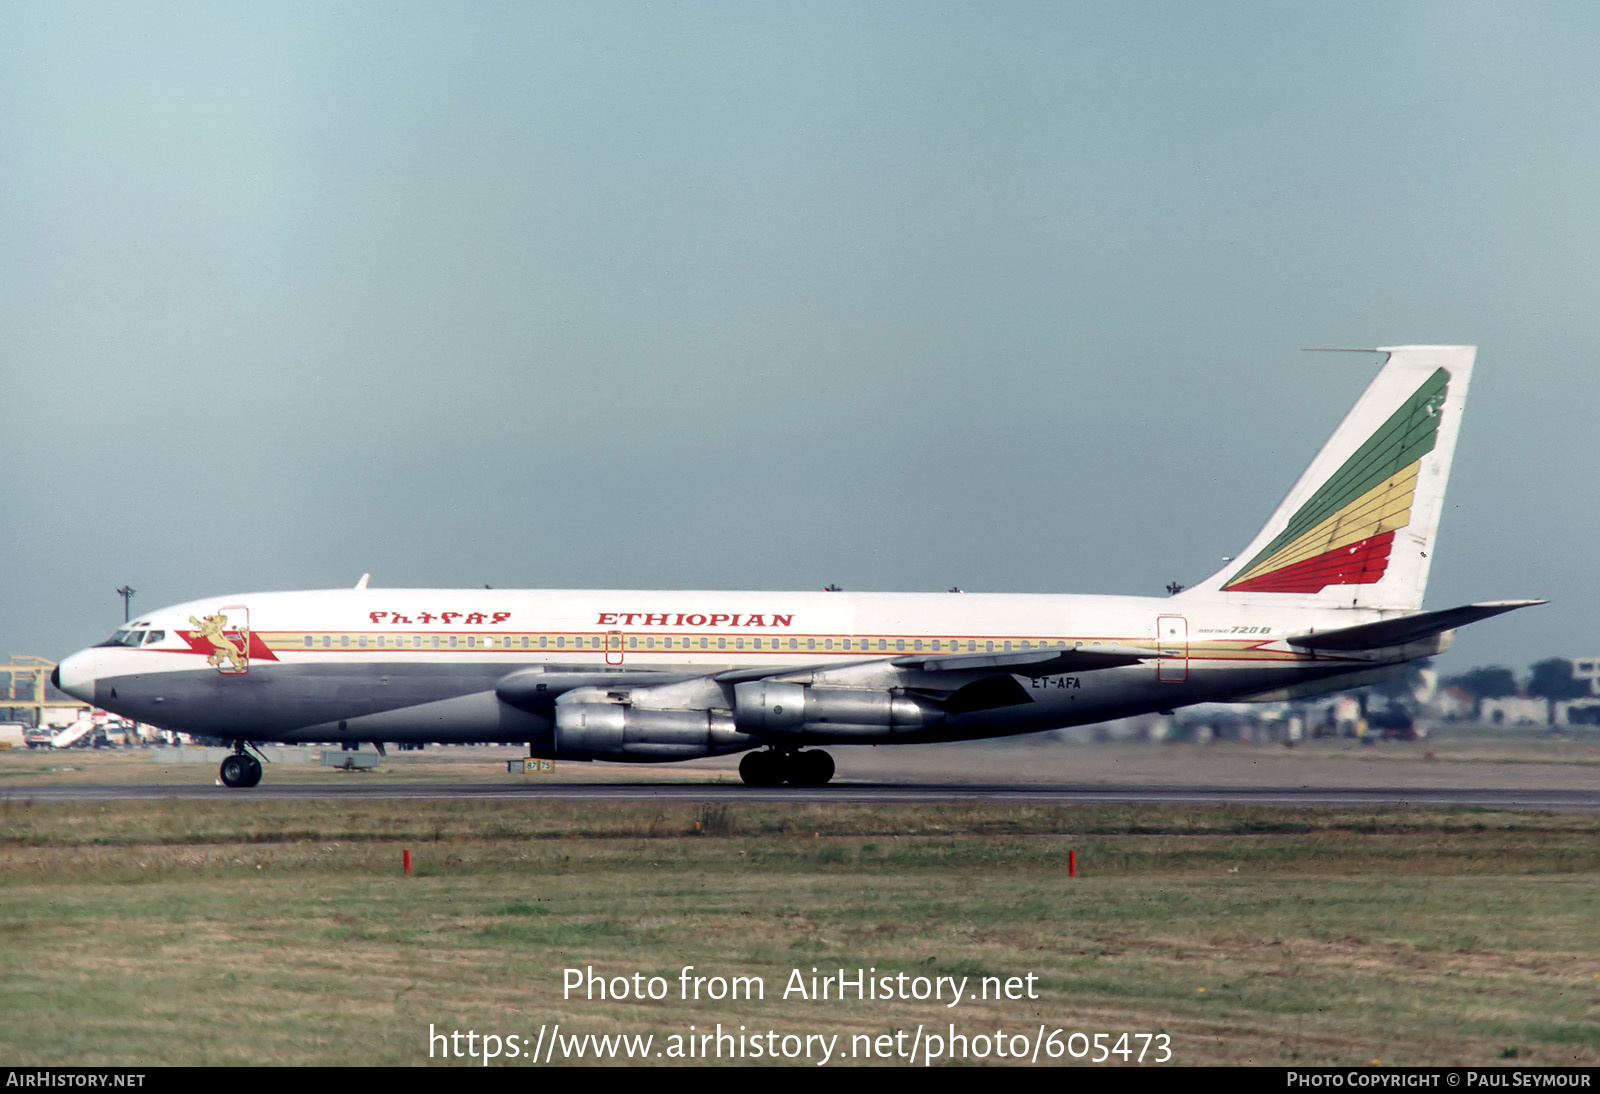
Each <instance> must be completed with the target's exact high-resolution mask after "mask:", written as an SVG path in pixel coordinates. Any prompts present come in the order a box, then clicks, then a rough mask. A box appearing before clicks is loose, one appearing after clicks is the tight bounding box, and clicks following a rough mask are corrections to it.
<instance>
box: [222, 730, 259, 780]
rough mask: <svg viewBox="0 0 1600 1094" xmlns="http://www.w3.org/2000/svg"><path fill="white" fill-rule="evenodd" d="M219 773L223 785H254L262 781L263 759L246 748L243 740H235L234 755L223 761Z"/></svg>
mask: <svg viewBox="0 0 1600 1094" xmlns="http://www.w3.org/2000/svg"><path fill="white" fill-rule="evenodd" d="M218 775H220V776H221V778H222V785H223V786H232V787H236V788H238V787H249V786H254V785H255V784H256V783H258V782H260V781H261V761H260V760H258V759H256V758H255V757H254V756H252V755H250V753H248V752H246V751H245V750H244V742H243V741H235V742H233V755H232V756H229V757H228V758H227V759H225V760H223V761H222V767H221V768H220V769H219V771H218Z"/></svg>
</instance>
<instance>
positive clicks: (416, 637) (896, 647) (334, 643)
mask: <svg viewBox="0 0 1600 1094" xmlns="http://www.w3.org/2000/svg"><path fill="white" fill-rule="evenodd" d="M619 641H620V639H619V638H617V637H614V636H604V635H581V634H579V635H565V634H558V635H554V636H551V635H548V634H541V635H538V636H533V635H526V634H524V635H521V636H506V637H500V636H496V635H483V636H481V637H480V636H479V635H475V634H468V635H454V634H452V635H438V634H433V635H426V636H424V635H420V634H413V635H410V636H409V637H408V636H406V635H403V634H396V635H387V634H380V635H375V636H374V635H365V634H358V635H349V634H341V635H337V636H335V635H331V634H324V635H322V636H321V637H320V640H319V638H318V636H316V635H310V634H308V635H306V636H305V648H306V649H316V648H319V647H320V648H321V649H325V650H326V649H333V648H335V647H337V648H339V649H352V648H354V649H363V650H364V649H380V650H382V649H397V650H398V649H413V650H420V649H433V650H438V649H452V650H454V649H469V650H471V649H480V648H481V649H524V650H532V649H538V650H550V649H556V650H565V649H573V650H583V649H590V650H610V651H612V652H619V651H620V649H621V647H620V646H619V645H617V643H618V642H619ZM730 643H731V644H730ZM1037 645H1038V648H1039V649H1045V648H1047V646H1048V645H1049V643H1047V642H1044V641H1043V640H1041V641H1039V642H1038V643H1037ZM980 647H981V652H984V653H994V652H995V651H996V649H997V648H998V649H1000V650H1003V651H1009V650H1011V649H1012V648H1013V643H1012V641H1011V640H1010V639H1002V640H995V639H983V640H978V639H971V638H969V639H966V640H965V641H963V640H961V639H959V638H950V639H943V638H932V639H922V638H909V639H908V638H787V639H785V638H765V639H763V638H743V637H737V638H727V637H725V636H718V637H716V638H712V637H710V636H706V635H702V636H700V637H699V638H674V637H672V636H670V635H667V636H657V635H653V634H651V635H644V636H640V635H636V634H634V635H629V636H628V649H630V650H639V649H646V650H655V649H662V650H672V649H679V650H690V649H702V650H709V649H719V650H727V649H734V650H743V649H754V650H761V649H767V650H784V649H788V650H795V651H799V650H802V649H803V650H806V651H807V652H810V651H813V650H842V651H844V650H859V651H863V652H875V653H890V652H893V653H906V652H908V651H909V652H912V653H924V652H927V651H928V650H929V649H931V650H932V651H933V652H934V653H941V652H945V651H948V652H951V653H957V652H966V653H978V652H980ZM1015 648H1017V649H1024V650H1026V649H1032V648H1034V643H1033V642H1032V641H1031V640H1030V639H1026V638H1024V639H1022V640H1020V641H1018V642H1016V643H1015Z"/></svg>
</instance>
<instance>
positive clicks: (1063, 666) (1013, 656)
mask: <svg viewBox="0 0 1600 1094" xmlns="http://www.w3.org/2000/svg"><path fill="white" fill-rule="evenodd" d="M1160 656H1161V652H1160V651H1159V650H1152V649H1143V648H1140V647H1138V646H1119V645H1114V644H1113V645H1102V644H1098V643H1097V644H1094V645H1090V646H1085V645H1084V644H1083V643H1081V642H1080V643H1078V644H1077V645H1075V646H1071V647H1067V646H1057V647H1054V648H1047V649H1038V650H1013V651H1012V652H1010V653H957V654H937V653H935V654H917V655H915V656H912V657H896V658H895V659H894V660H893V661H892V662H891V664H893V665H896V666H897V667H899V668H908V669H910V668H914V669H922V670H923V671H924V672H985V671H990V672H1004V673H1014V674H1016V675H1018V676H1055V675H1058V674H1060V673H1066V672H1090V671H1093V670H1094V669H1114V668H1119V667H1121V666H1123V665H1134V664H1137V663H1138V662H1140V661H1144V660H1147V659H1149V658H1152V657H1160Z"/></svg>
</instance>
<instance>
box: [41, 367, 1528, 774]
mask: <svg viewBox="0 0 1600 1094" xmlns="http://www.w3.org/2000/svg"><path fill="white" fill-rule="evenodd" d="M1362 352H1369V353H1376V354H1382V355H1383V364H1382V367H1381V368H1380V369H1379V371H1378V373H1377V375H1376V376H1375V377H1374V378H1373V380H1372V382H1371V383H1370V385H1369V386H1368V387H1367V389H1366V391H1365V392H1364V393H1363V394H1362V396H1361V397H1360V399H1359V400H1358V401H1357V402H1356V404H1355V406H1354V408H1353V409H1352V410H1351V411H1350V412H1349V414H1348V415H1347V416H1346V417H1345V419H1344V421H1343V422H1342V423H1341V424H1340V425H1339V426H1338V428H1337V429H1336V430H1335V431H1334V433H1333V435H1332V437H1331V438H1330V439H1329V440H1328V441H1327V443H1326V444H1325V445H1324V446H1323V447H1322V449H1321V451H1320V452H1318V453H1317V456H1316V458H1315V459H1313V460H1312V462H1311V465H1310V467H1308V468H1307V469H1306V471H1305V473H1304V474H1302V475H1301V477H1300V479H1299V481H1298V482H1296V483H1295V485H1294V487H1293V488H1292V489H1291V490H1290V491H1289V494H1288V496H1287V497H1286V498H1285V499H1284V500H1283V502H1282V503H1281V504H1280V505H1279V506H1278V508H1277V510H1276V511H1275V512H1274V513H1273V514H1272V516H1271V518H1270V519H1269V520H1268V521H1267V523H1266V524H1265V525H1264V526H1263V527H1262V528H1261V530H1260V531H1259V532H1258V533H1257V534H1256V536H1255V538H1254V539H1253V540H1252V541H1250V543H1249V544H1248V545H1247V546H1246V547H1245V548H1244V549H1243V550H1242V551H1240V552H1239V554H1238V555H1237V556H1235V557H1234V558H1233V559H1232V560H1231V561H1229V562H1228V563H1227V564H1226V565H1225V566H1224V567H1223V568H1222V569H1221V570H1219V571H1217V572H1216V573H1215V574H1213V575H1212V576H1211V577H1210V578H1208V579H1207V580H1205V581H1203V582H1201V583H1200V584H1198V585H1196V586H1194V587H1193V588H1189V589H1182V590H1180V591H1178V592H1177V593H1176V594H1175V595H1171V596H1168V597H1137V596H1103V595H1101V596H1078V595H1037V596H1035V595H1022V594H977V593H960V594H954V595H953V594H952V593H870V592H869V593H848V592H842V591H820V592H713V591H682V590H674V591H666V590H657V591H636V592H623V591H559V590H557V591H533V590H503V589H488V588H485V589H466V590H461V589H455V590H451V589H385V588H372V587H370V585H369V581H368V578H367V576H365V575H363V577H362V579H361V581H360V582H359V583H358V584H357V585H356V587H355V588H353V589H335V590H320V591H310V592H265V593H249V594H236V595H228V596H218V597H210V598H207V599H204V600H196V601H191V602H189V603H186V604H180V605H177V606H175V607H171V608H165V609H162V610H161V611H157V612H152V613H149V614H147V615H143V616H142V617H141V618H140V619H138V620H135V621H133V622H131V623H129V624H127V625H125V626H123V627H122V628H120V629H119V630H117V631H116V633H115V634H113V635H112V636H111V638H110V639H109V640H107V641H105V642H103V643H101V644H100V645H98V646H94V647H91V648H89V649H85V650H81V651H79V652H77V653H74V654H72V655H71V656H70V657H68V658H67V659H66V660H64V661H62V662H61V663H60V665H59V666H57V668H56V669H55V671H54V672H53V673H52V674H51V675H52V682H53V683H54V684H55V685H56V686H57V687H59V688H60V689H61V690H62V691H64V692H66V693H68V694H69V695H72V696H74V697H76V698H78V699H81V700H83V701H84V702H86V703H93V704H94V705H96V706H98V707H101V708H103V709H105V710H109V711H114V712H115V713H117V714H120V715H122V716H123V717H125V718H129V719H135V720H138V721H141V722H148V723H150V724H152V725H155V726H159V727H161V728H163V729H168V730H175V731H179V732H185V733H191V734H200V735H206V736H214V737H223V738H226V739H230V740H232V741H233V742H234V751H233V752H232V753H231V754H230V755H229V756H227V757H226V758H225V759H224V760H223V762H222V765H221V770H220V777H221V781H222V782H223V783H224V784H225V785H227V786H229V787H249V786H254V785H256V784H257V783H258V782H259V781H260V779H261V772H262V768H261V763H260V761H259V760H258V759H256V757H255V756H252V755H251V754H250V753H249V751H247V746H250V747H256V748H257V751H259V747H258V746H259V744H260V743H262V742H269V741H275V742H342V743H346V744H351V743H357V744H358V743H360V742H363V741H370V742H372V743H373V744H374V745H375V746H376V747H377V748H378V749H379V750H380V751H381V750H382V748H383V745H384V743H385V742H395V743H410V742H452V743H468V742H496V741H500V742H503V741H519V742H526V743H527V745H528V749H529V755H530V757H536V758H541V759H562V760H624V761H637V762H644V763H650V762H660V761H672V760H685V759H691V758H695V757H702V756H715V755H724V754H731V753H737V752H744V753H746V755H745V756H744V758H743V759H742V761H741V762H740V765H739V773H740V776H741V777H742V779H743V780H744V782H746V783H747V784H750V785H754V786H779V785H783V784H789V785H791V786H822V785H825V784H826V783H828V781H829V780H830V779H831V778H832V777H833V774H834V770H835V768H834V762H833V759H832V758H831V756H830V755H829V754H828V753H827V752H826V751H823V750H822V749H820V748H817V747H815V746H818V745H828V744H836V745H845V744H883V745H888V744H915V743H919V742H930V741H953V740H970V739H977V738H990V737H1001V736H1008V735H1013V734H1021V733H1031V732H1036V731H1040V730H1049V729H1058V728H1062V727H1066V726H1073V725H1082V724H1085V723H1090V722H1099V721H1105V720H1108V719H1113V718H1121V717H1127V716H1131V715H1136V714H1145V713H1150V712H1157V711H1159V712H1170V711H1172V710H1173V709H1175V708H1177V707H1180V706H1185V705H1189V704H1193V703H1205V702H1239V701H1281V700H1287V699H1294V698H1300V697H1303V696H1311V695H1317V694H1321V693H1325V692H1330V691H1339V690H1344V689H1348V688H1355V687H1362V686H1366V685H1369V684H1374V683H1379V682H1382V681H1385V680H1389V679H1393V678H1395V677H1397V676H1399V675H1401V674H1402V673H1403V672H1404V671H1405V666H1406V663H1407V662H1409V661H1411V660H1414V659H1416V658H1421V657H1428V656H1432V655H1434V654H1436V653H1439V652H1440V651H1442V650H1444V649H1445V648H1446V647H1447V646H1448V645H1449V644H1450V641H1451V640H1452V638H1453V636H1454V631H1455V628H1457V627H1460V626H1463V625H1465V624H1467V623H1471V622H1474V621H1476V620H1480V619H1486V618H1488V617H1490V616H1494V615H1498V614H1500V613H1502V612H1508V611H1512V610H1515V609H1517V608H1523V607H1527V606H1529V605H1533V604H1542V603H1545V602H1544V601H1542V600H1510V601H1494V602H1485V603H1476V604H1467V605H1464V606H1461V607H1456V608H1449V609H1445V610H1443V611H1423V610H1422V598H1423V592H1424V589H1425V587H1426V584H1427V579H1428V571H1429V568H1430V566H1431V564H1432V561H1433V549H1434V539H1435V536H1436V533H1437V530H1438V526H1439V518H1440V515H1441V513H1442V510H1443V500H1444V492H1445V484H1446V480H1447V478H1448V476H1449V472H1450V464H1451V459H1452V457H1453V455H1454V452H1455V445H1456V435H1457V432H1458V430H1459V427H1460V424H1461V412H1462V406H1463V403H1464V401H1465V399H1466V395H1467V386H1468V383H1469V381H1470V379H1471V373H1472V367H1473V364H1474V360H1475V358H1476V355H1477V351H1476V347H1473V346H1394V347H1388V348H1383V349H1375V350H1367V351H1362Z"/></svg>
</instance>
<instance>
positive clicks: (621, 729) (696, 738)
mask: <svg viewBox="0 0 1600 1094" xmlns="http://www.w3.org/2000/svg"><path fill="white" fill-rule="evenodd" d="M627 699H628V694H627V693H626V692H621V693H618V692H607V691H606V690H605V689H603V688H579V689H577V690H574V691H570V692H568V693H567V694H565V695H563V696H561V698H560V699H559V700H558V701H557V702H556V704H555V752H556V755H557V756H560V757H563V758H568V759H574V760H689V759H693V758H695V757H697V756H715V755H719V754H721V753H726V752H738V751H739V750H741V749H746V748H750V747H752V746H754V745H755V744H756V743H757V742H756V741H754V740H752V739H751V738H750V737H749V735H747V734H745V733H741V732H739V731H738V730H737V729H735V728H734V722H733V717H732V715H731V714H729V713H728V712H727V711H722V710H709V709H702V710H657V709H654V708H650V707H640V706H635V705H633V704H632V703H631V702H628V701H627Z"/></svg>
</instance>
